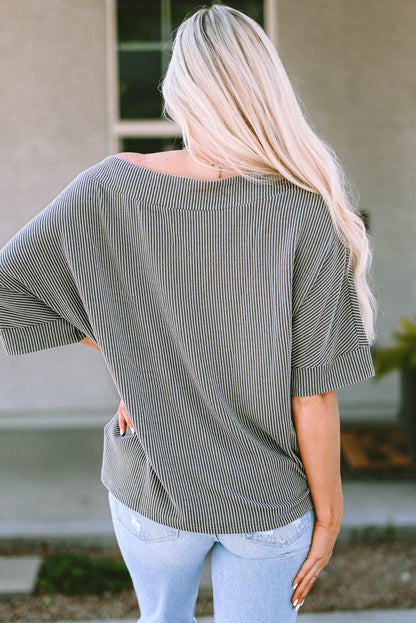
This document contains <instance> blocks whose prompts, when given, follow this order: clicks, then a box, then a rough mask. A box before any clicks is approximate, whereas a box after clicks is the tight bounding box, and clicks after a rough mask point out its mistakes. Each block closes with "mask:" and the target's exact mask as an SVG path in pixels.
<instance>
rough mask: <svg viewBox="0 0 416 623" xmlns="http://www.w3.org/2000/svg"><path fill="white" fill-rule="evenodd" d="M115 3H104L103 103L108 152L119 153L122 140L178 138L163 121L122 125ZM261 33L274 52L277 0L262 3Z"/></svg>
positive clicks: (174, 128) (109, 0)
mask: <svg viewBox="0 0 416 623" xmlns="http://www.w3.org/2000/svg"><path fill="white" fill-rule="evenodd" d="M116 2H117V0H106V41H107V100H108V103H107V105H108V150H109V153H111V154H114V153H118V152H120V151H121V149H122V148H121V142H122V140H123V139H125V138H181V136H182V132H181V130H180V128H179V126H178V125H177V124H175V123H173V122H171V121H167V120H165V119H138V120H128V121H123V120H121V119H120V117H119V81H118V67H117V64H118V60H117V52H118V50H117V32H116V9H117V7H116ZM263 3H264V30H265V31H266V33H267V34H268V36H269V37H270V39H271V41H272V42H273V44H274V45H275V46H276V48H277V41H278V19H277V8H278V6H277V5H278V0H263Z"/></svg>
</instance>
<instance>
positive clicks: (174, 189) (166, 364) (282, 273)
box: [0, 156, 374, 534]
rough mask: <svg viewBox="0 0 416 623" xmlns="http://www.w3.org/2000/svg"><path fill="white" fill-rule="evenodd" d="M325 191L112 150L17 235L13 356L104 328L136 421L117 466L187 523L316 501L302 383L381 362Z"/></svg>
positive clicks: (7, 275) (10, 267) (111, 472)
mask: <svg viewBox="0 0 416 623" xmlns="http://www.w3.org/2000/svg"><path fill="white" fill-rule="evenodd" d="M347 260H348V257H347V252H346V248H345V246H344V245H343V243H342V242H341V241H340V240H339V239H338V237H337V236H336V234H335V230H334V227H333V224H332V221H331V218H330V215H329V212H328V210H327V207H326V206H325V204H324V202H323V200H322V198H321V197H320V196H319V195H317V194H315V193H310V192H307V191H305V190H303V189H301V188H299V187H297V186H296V185H294V184H292V183H291V182H289V181H287V180H285V179H281V178H279V177H277V176H267V179H266V181H265V182H261V181H260V179H253V180H246V179H245V178H243V177H242V176H236V177H229V178H224V179H219V180H215V181H207V180H197V179H193V178H186V177H180V176H176V175H170V174H166V173H161V172H157V171H153V170H150V169H146V168H144V167H141V166H137V165H134V164H132V163H130V162H127V161H125V160H122V159H121V158H119V157H117V156H108V157H107V158H105V159H104V160H102V161H101V162H99V163H97V164H95V165H94V166H92V167H90V168H89V169H87V170H85V171H83V172H82V173H80V175H78V176H77V177H76V178H75V180H73V181H72V182H71V183H70V184H69V185H68V186H67V187H66V188H65V189H64V190H63V191H62V192H61V193H60V194H59V195H58V196H57V197H56V198H55V199H54V200H53V201H52V202H51V203H50V204H49V206H47V207H46V208H45V209H44V210H43V211H42V212H40V213H39V214H38V215H37V216H36V217H35V218H33V219H32V220H31V221H29V222H28V223H27V224H26V225H25V226H24V227H23V228H22V229H21V230H20V231H19V232H18V233H17V234H16V235H15V236H14V237H13V238H12V239H11V240H10V241H9V242H8V243H7V244H6V245H5V246H4V247H3V249H2V250H1V251H0V337H1V340H2V344H3V346H4V350H5V352H6V354H8V355H22V354H25V353H30V352H33V351H37V350H42V349H47V348H53V347H57V346H63V345H65V344H72V343H76V342H79V341H80V340H81V339H83V338H84V337H85V336H89V337H90V338H91V339H92V340H94V341H95V342H96V343H97V344H98V346H99V347H100V349H101V351H102V356H103V357H104V361H105V363H106V365H107V367H108V370H109V372H110V374H111V376H112V379H113V380H114V383H115V385H116V387H117V389H118V391H119V394H120V397H121V398H122V399H123V400H124V402H125V404H126V408H127V411H128V412H129V414H130V417H131V419H132V422H133V424H134V428H135V431H136V433H135V434H132V433H130V431H129V429H127V430H128V432H127V433H126V434H125V436H120V430H119V426H118V416H117V413H116V414H114V416H113V417H112V418H111V419H109V421H108V423H107V424H106V426H105V428H104V440H103V441H104V452H103V462H102V473H101V478H102V482H103V484H104V485H105V487H107V488H108V489H109V490H110V491H111V492H112V493H113V495H114V496H115V497H117V498H118V499H119V500H120V501H121V502H123V504H125V505H127V506H129V507H130V508H132V509H134V510H136V511H138V512H140V513H142V514H143V515H146V516H147V517H149V518H151V519H153V520H154V521H157V522H159V523H163V524H166V525H169V526H172V527H174V528H179V529H182V530H190V531H194V532H206V533H218V534H220V533H235V532H248V531H258V530H269V529H272V528H274V527H278V526H281V525H284V524H286V523H289V522H291V521H294V520H295V519H297V518H299V517H300V516H301V515H302V514H303V513H305V512H306V511H308V510H309V509H311V508H312V507H313V504H312V499H311V495H310V491H309V488H308V483H307V479H306V475H305V470H304V467H303V464H302V461H301V458H300V454H299V448H298V445H297V440H296V432H295V428H294V425H293V421H292V417H291V400H290V398H291V395H299V396H306V395H312V394H317V393H321V392H325V391H329V390H333V389H337V388H340V387H344V386H347V385H351V384H353V383H357V382H360V381H363V380H365V379H368V378H370V377H371V376H374V368H373V363H372V359H371V354H370V348H369V345H368V341H367V339H366V335H365V332H364V328H363V324H362V319H361V315H360V308H359V304H358V300H357V296H356V292H355V288H354V279H353V274H352V270H351V268H350V267H349V266H348V261H347Z"/></svg>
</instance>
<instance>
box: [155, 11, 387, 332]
mask: <svg viewBox="0 0 416 623" xmlns="http://www.w3.org/2000/svg"><path fill="white" fill-rule="evenodd" d="M172 37H174V41H173V45H172V57H171V59H170V63H169V67H168V69H167V72H166V74H165V76H164V78H163V80H162V82H161V91H162V95H163V100H164V104H163V113H162V115H163V116H164V117H165V118H167V119H169V118H170V119H171V120H173V121H174V122H176V123H177V124H178V125H179V126H180V128H181V131H182V135H183V142H184V145H185V148H186V149H187V150H188V151H189V152H190V153H191V155H192V156H193V157H194V159H195V160H196V161H197V162H200V163H201V164H206V163H207V162H209V163H217V164H218V166H219V167H221V168H222V169H225V170H232V171H236V172H238V174H239V175H242V176H244V177H246V178H248V179H254V177H255V178H256V179H257V180H259V179H260V178H262V176H270V174H274V175H279V176H283V177H285V178H286V179H287V180H289V181H291V182H292V183H293V184H296V185H297V186H299V187H300V188H304V189H305V190H308V191H311V192H315V193H319V194H320V195H321V196H322V198H323V200H324V202H325V204H326V206H327V207H328V209H329V211H330V214H331V217H332V219H333V222H334V226H335V230H336V232H337V234H338V236H339V237H340V238H341V239H342V240H343V241H344V243H346V245H347V248H348V249H349V261H350V263H351V265H352V268H353V272H354V280H355V286H356V291H357V296H358V300H359V303H360V309H361V316H362V320H363V325H364V329H365V332H366V335H367V339H368V341H369V343H370V344H371V343H373V342H374V337H375V331H374V324H375V317H376V311H377V304H376V300H375V297H374V296H373V294H372V292H371V290H370V287H369V284H368V272H369V269H370V265H371V261H372V249H371V247H370V242H369V239H368V236H367V233H366V230H365V226H364V223H363V221H362V219H361V218H360V216H359V215H358V214H357V212H356V210H355V208H354V206H353V202H352V200H351V199H350V198H349V192H348V189H349V186H347V184H348V182H347V180H346V176H345V173H344V171H343V169H342V167H341V165H340V163H339V162H338V159H337V156H336V154H335V153H334V151H333V149H332V148H331V147H330V146H329V145H328V144H327V143H326V142H325V141H324V140H323V139H322V138H320V137H318V135H317V133H316V132H315V131H314V130H313V129H312V127H311V124H309V123H308V121H307V119H306V115H305V113H304V112H303V110H302V104H301V102H300V100H299V98H298V96H297V95H296V93H295V91H294V89H293V87H292V85H291V82H290V80H289V78H288V76H287V74H286V71H285V69H284V67H283V65H282V62H281V60H280V58H279V55H278V53H277V50H276V48H275V47H274V45H273V44H272V42H271V41H270V39H269V38H268V36H267V35H266V33H265V31H264V30H263V28H262V27H261V26H260V25H259V24H258V23H257V22H256V21H255V20H254V19H252V18H251V17H249V16H248V15H246V14H245V13H242V12H240V11H237V10H236V9H233V8H231V7H229V6H226V5H222V4H213V5H212V6H210V7H209V8H207V7H204V8H200V9H199V10H197V11H196V12H195V13H194V14H193V15H191V16H190V17H187V18H186V19H185V20H184V21H183V22H182V24H181V25H180V26H179V28H177V29H176V31H174V33H172ZM196 152H197V153H196ZM197 154H198V155H199V156H202V160H201V159H198V155H197ZM204 159H205V162H204V161H203V160H204ZM253 174H254V176H253Z"/></svg>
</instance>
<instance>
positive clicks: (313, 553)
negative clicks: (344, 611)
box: [292, 519, 340, 609]
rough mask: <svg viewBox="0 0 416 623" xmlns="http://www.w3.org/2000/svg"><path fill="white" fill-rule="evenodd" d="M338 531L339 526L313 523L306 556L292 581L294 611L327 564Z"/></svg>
mask: <svg viewBox="0 0 416 623" xmlns="http://www.w3.org/2000/svg"><path fill="white" fill-rule="evenodd" d="M339 529H340V525H339V526H338V525H335V526H334V525H329V524H326V525H325V524H324V523H322V522H320V521H319V519H317V520H316V521H315V526H314V529H313V536H312V543H311V547H310V549H309V553H308V556H307V558H306V560H305V562H304V563H303V565H302V566H301V568H300V570H299V572H298V574H297V575H296V577H295V579H294V580H293V588H295V587H296V590H295V592H294V593H293V595H292V604H293V606H294V607H295V608H296V609H299V607H300V606H301V605H302V603H303V600H304V599H305V597H306V595H307V594H308V593H309V591H310V590H311V588H312V586H313V585H314V584H315V582H316V578H317V577H318V576H319V574H320V572H321V571H322V569H323V568H324V567H325V566H326V565H327V564H328V562H329V560H330V558H331V556H332V551H333V548H334V545H335V541H336V538H337V536H338V533H339Z"/></svg>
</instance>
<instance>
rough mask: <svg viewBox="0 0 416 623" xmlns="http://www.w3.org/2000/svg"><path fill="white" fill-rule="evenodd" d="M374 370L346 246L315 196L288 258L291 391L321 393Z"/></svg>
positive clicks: (363, 376)
mask: <svg viewBox="0 0 416 623" xmlns="http://www.w3.org/2000/svg"><path fill="white" fill-rule="evenodd" d="M374 374H375V372H374V367H373V361H372V358H371V352H370V346H369V342H368V340H367V337H366V333H365V330H364V326H363V321H362V316H361V311H360V305H359V301H358V296H357V293H356V288H355V283H354V275H353V270H352V267H351V266H349V263H348V251H347V247H346V245H345V243H344V242H343V241H341V240H340V238H339V237H338V235H337V233H336V230H335V226H334V224H333V222H332V218H331V215H330V213H329V210H328V208H327V207H326V205H325V203H324V201H323V199H322V198H321V197H320V196H317V198H316V199H315V200H314V202H313V204H312V205H310V206H309V209H308V213H307V215H306V217H305V218H304V219H303V223H302V227H301V231H300V234H299V237H298V241H297V246H296V252H295V259H294V270H293V296H292V362H291V395H293V396H310V395H314V394H320V393H324V392H327V391H331V390H334V389H338V388H340V387H344V386H347V385H352V384H354V383H358V382H360V381H363V380H365V379H368V378H370V377H372V376H374Z"/></svg>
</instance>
